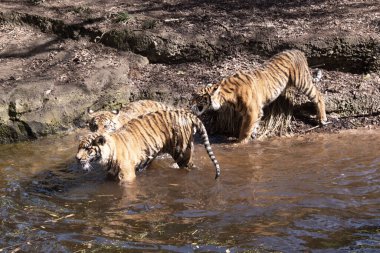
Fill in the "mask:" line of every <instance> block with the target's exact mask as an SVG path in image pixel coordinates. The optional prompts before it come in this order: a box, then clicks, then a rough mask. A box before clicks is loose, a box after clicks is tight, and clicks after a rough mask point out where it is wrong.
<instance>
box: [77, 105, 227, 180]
mask: <svg viewBox="0 0 380 253" xmlns="http://www.w3.org/2000/svg"><path fill="white" fill-rule="evenodd" d="M196 131H199V132H200V134H201V136H202V140H203V144H204V145H205V148H206V151H207V153H208V155H209V157H210V159H211V161H212V162H213V164H214V166H215V169H216V177H218V176H219V175H220V167H219V163H218V161H217V160H216V158H215V155H214V153H213V151H212V149H211V145H210V142H209V139H208V135H207V132H206V129H205V127H204V125H203V123H202V122H201V120H200V119H198V117H197V116H195V115H194V114H192V113H191V112H189V111H187V110H180V109H178V110H169V111H157V112H153V113H149V114H145V115H143V116H140V117H139V118H135V119H132V120H130V121H129V122H128V123H127V124H126V125H125V126H124V127H123V128H121V129H119V130H117V131H115V132H113V133H106V132H104V133H98V132H96V133H90V134H89V135H87V136H86V137H85V138H84V139H83V140H82V141H81V142H80V144H79V148H78V153H77V155H76V158H77V159H78V161H79V162H80V163H81V164H82V166H83V168H84V169H88V168H90V167H91V166H90V163H91V162H99V163H100V164H102V165H104V166H105V167H106V168H107V171H108V173H109V174H110V175H111V176H114V177H117V178H119V179H120V180H121V181H131V180H133V179H134V178H135V176H136V173H135V171H136V169H143V168H145V167H147V166H148V165H149V164H150V162H151V161H152V160H153V159H154V158H155V157H156V156H157V155H158V154H160V153H169V154H170V155H171V156H172V157H173V159H174V160H175V161H176V163H177V164H178V165H179V167H181V168H184V167H188V166H191V165H192V154H193V135H194V134H195V132H196Z"/></svg>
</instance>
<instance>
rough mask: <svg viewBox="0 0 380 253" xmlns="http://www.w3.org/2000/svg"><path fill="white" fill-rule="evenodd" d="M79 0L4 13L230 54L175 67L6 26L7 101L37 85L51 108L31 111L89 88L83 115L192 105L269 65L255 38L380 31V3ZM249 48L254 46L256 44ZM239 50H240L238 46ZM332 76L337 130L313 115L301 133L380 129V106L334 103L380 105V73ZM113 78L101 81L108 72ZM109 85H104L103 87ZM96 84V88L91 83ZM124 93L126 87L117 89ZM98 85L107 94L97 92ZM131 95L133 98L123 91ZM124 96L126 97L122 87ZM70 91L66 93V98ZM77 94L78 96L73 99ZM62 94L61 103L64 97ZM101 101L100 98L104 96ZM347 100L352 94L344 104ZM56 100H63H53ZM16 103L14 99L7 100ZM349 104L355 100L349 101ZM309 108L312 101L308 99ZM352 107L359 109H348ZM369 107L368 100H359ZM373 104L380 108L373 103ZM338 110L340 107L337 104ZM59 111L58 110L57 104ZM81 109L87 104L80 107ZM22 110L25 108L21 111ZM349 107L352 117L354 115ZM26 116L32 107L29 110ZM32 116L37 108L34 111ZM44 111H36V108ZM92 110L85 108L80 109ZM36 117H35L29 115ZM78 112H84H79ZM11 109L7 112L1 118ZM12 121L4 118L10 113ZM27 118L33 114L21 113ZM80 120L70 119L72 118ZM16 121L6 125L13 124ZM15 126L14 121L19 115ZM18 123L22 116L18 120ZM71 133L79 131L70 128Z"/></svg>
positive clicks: (0, 31) (8, 8)
mask: <svg viewBox="0 0 380 253" xmlns="http://www.w3.org/2000/svg"><path fill="white" fill-rule="evenodd" d="M277 2H278V1H261V0H256V1H203V2H201V3H200V2H199V1H179V0H163V1H161V0H157V1H136V0H134V1H119V0H117V1H104V0H98V1H89V0H82V1H72V0H61V1H55V0H54V1H53V0H45V1H43V0H24V1H3V2H1V3H0V10H1V12H3V13H6V12H14V11H17V12H19V13H20V12H26V13H29V14H35V15H39V16H42V17H48V18H52V19H59V20H63V21H64V22H65V23H67V24H80V25H81V26H83V27H86V29H90V30H91V29H93V30H99V31H104V32H105V31H109V30H111V29H123V28H125V27H128V29H132V30H135V31H140V30H148V31H149V32H151V33H157V34H160V36H161V35H163V34H164V35H165V36H168V37H170V36H172V35H173V36H174V35H177V36H181V37H183V38H185V40H186V38H195V37H203V38H207V40H209V41H216V40H217V41H218V42H216V43H214V44H213V45H219V46H220V47H221V48H223V42H224V41H236V43H235V44H231V43H226V45H229V46H227V47H226V48H223V50H222V51H221V52H222V54H221V55H220V56H219V57H217V59H209V60H205V59H201V60H199V61H189V62H180V63H176V64H167V63H160V62H155V63H153V62H152V61H150V62H149V57H148V58H146V57H145V56H141V55H138V54H134V53H132V52H126V51H122V50H118V49H114V48H110V47H106V46H104V45H103V44H101V43H99V40H100V39H101V38H98V39H99V40H98V41H96V39H95V41H93V40H91V39H89V38H86V37H81V36H78V38H63V37H62V36H59V35H56V34H52V33H44V32H43V31H41V29H37V28H35V26H29V25H27V24H25V23H23V24H20V23H12V22H1V23H0V35H1V36H0V64H1V66H2V67H1V69H0V89H1V91H2V92H4V94H8V93H17V88H18V87H22V86H26V84H30V83H33V82H35V83H44V82H46V83H47V84H46V88H45V89H44V94H43V95H42V96H43V99H42V102H41V104H37V105H35V106H34V107H33V106H30V105H28V106H27V109H25V115H27V114H26V112H30V111H38V110H39V109H38V108H42V107H44V106H46V104H48V103H50V102H51V101H52V100H53V97H55V99H56V100H59V99H60V98H59V95H58V94H57V93H58V92H59V90H60V89H62V90H65V89H66V90H68V89H69V87H72V86H75V87H76V88H79V89H80V90H81V92H82V93H80V96H81V97H80V99H83V96H86V94H87V95H89V97H91V96H92V95H93V96H92V98H91V99H90V98H89V99H88V100H87V101H84V102H83V107H91V106H92V107H96V108H95V109H101V108H107V107H112V106H114V105H115V104H123V103H127V102H128V101H132V100H135V99H140V98H153V99H159V100H163V101H165V102H169V103H174V104H178V105H179V106H186V105H187V102H188V100H189V99H190V97H191V93H192V92H193V91H194V89H195V88H196V87H200V86H203V85H205V84H207V83H213V82H216V81H218V80H221V79H222V78H223V77H226V76H228V75H231V74H233V73H235V72H236V71H237V70H249V69H251V68H255V67H257V66H260V65H261V64H262V63H263V62H264V61H265V60H266V59H267V58H268V56H269V55H268V56H264V55H265V53H264V54H262V55H261V54H260V55H258V54H255V53H252V52H250V51H249V50H247V48H246V47H243V46H242V47H240V46H239V45H240V44H239V43H241V44H244V43H246V44H247V43H248V44H247V45H249V39H250V38H254V37H260V36H262V35H264V34H265V36H268V34H269V35H270V37H271V38H272V39H273V40H279V39H283V38H286V39H287V40H288V41H291V40H293V39H294V40H297V41H299V40H303V39H305V38H308V37H311V36H313V37H330V38H331V37H334V36H335V37H336V36H341V35H344V36H356V37H365V36H374V37H375V38H377V37H378V36H379V35H378V34H379V32H380V11H379V9H378V7H379V6H378V1H375V0H370V1H364V0H363V1H361V0H357V1H334V0H326V1H314V0H308V1H301V0H299V1H282V2H281V3H277ZM247 41H248V42H247ZM231 45H234V46H233V47H232V46H231ZM311 67H312V69H313V70H315V69H316V68H319V69H322V73H323V77H322V79H321V81H320V82H318V83H317V84H316V85H317V86H318V88H319V89H320V90H321V91H322V92H323V93H324V94H325V95H326V98H327V112H328V117H329V120H330V121H331V122H332V124H330V125H328V126H326V127H323V128H313V127H314V126H315V122H313V120H310V117H309V116H305V114H303V113H296V115H295V117H294V119H293V123H292V131H293V133H307V132H336V131H339V130H341V129H351V128H360V127H367V128H374V127H378V126H379V125H380V116H379V114H380V110H378V109H379V105H378V101H374V102H373V104H370V105H363V108H361V107H360V106H358V107H360V108H356V107H355V106H356V105H355V106H354V107H355V108H351V107H352V106H350V105H342V104H341V102H339V103H340V104H339V106H338V107H339V108H338V107H337V106H336V103H333V102H332V101H334V99H335V100H337V99H338V98H339V97H342V96H346V95H347V96H349V99H354V100H355V99H356V98H361V96H364V95H363V94H365V96H367V97H372V96H377V94H379V92H380V88H379V87H380V85H379V84H380V74H379V73H378V72H363V73H355V74H353V73H350V72H344V71H341V69H340V70H339V71H337V70H331V69H328V70H326V69H324V66H323V64H322V65H321V66H311ZM109 69H111V70H112V71H111V73H112V74H111V75H110V74H103V75H97V74H99V73H100V72H101V70H103V71H104V72H107V71H109ZM99 80H100V81H99ZM90 82H91V84H90ZM115 84H116V86H115ZM97 85H98V86H97ZM122 85H124V86H128V89H127V91H125V90H124V88H120V87H121V86H122ZM115 87H116V88H115ZM59 88H60V89H59ZM110 89H114V90H116V91H117V92H120V93H123V92H127V93H128V95H127V94H124V95H123V94H121V95H120V96H119V97H117V98H121V97H123V99H119V100H118V99H116V100H117V101H115V100H112V99H111V100H109V99H108V100H107V99H105V101H101V102H99V99H98V97H97V96H98V94H101V96H102V97H105V96H106V95H105V94H107V92H108V91H109V90H110ZM73 92H74V93H75V92H76V91H73ZM54 93H55V94H54ZM94 94H96V95H94ZM342 94H344V95H342ZM52 95H53V96H52ZM2 99H3V102H4V104H9V101H7V99H8V98H4V97H3V98H2ZM347 99H348V98H347ZM300 101H301V102H305V101H306V100H305V98H303V97H302V96H301V99H300ZM347 101H348V102H347V103H351V102H350V101H351V100H347ZM358 101H359V102H360V101H361V100H360V99H358ZM371 101H372V100H371ZM329 102H331V103H329ZM56 103H58V102H56ZM79 103H81V102H79V101H78V104H79ZM15 106H16V107H17V103H16V105H15ZM345 106H346V107H347V108H346V107H345ZM19 107H22V105H19ZM31 108H32V109H31ZM33 108H34V109H33ZM80 109H82V108H80ZM28 110H29V111H28ZM72 110H73V111H75V109H72ZM8 111H9V108H8V107H7V106H2V109H0V115H7V114H9V113H8ZM1 112H3V114H1ZM17 113H19V114H20V115H21V114H23V113H24V112H23V111H22V110H21V112H20V111H19V112H17ZM67 114H70V112H67ZM72 114H73V117H72V118H74V119H75V120H74V123H75V124H74V127H77V126H80V125H83V124H82V121H81V117H82V116H83V113H80V112H77V111H76V114H75V113H72ZM5 117H6V116H4V118H3V119H1V120H0V123H1V122H2V121H3V122H4V121H6V120H7V119H5ZM9 117H10V119H11V120H12V115H9ZM16 118H17V117H16ZM66 123H67V124H66V125H67V129H69V128H70V127H72V126H71V125H70V123H69V122H66Z"/></svg>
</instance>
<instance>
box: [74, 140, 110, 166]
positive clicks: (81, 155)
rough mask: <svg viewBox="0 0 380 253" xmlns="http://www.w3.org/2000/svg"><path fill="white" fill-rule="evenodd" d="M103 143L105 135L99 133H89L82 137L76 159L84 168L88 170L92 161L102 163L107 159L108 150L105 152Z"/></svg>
mask: <svg viewBox="0 0 380 253" xmlns="http://www.w3.org/2000/svg"><path fill="white" fill-rule="evenodd" d="M105 143H106V137H105V136H103V135H99V134H89V135H87V136H85V137H83V138H82V140H81V141H80V143H79V147H78V152H77V154H76V159H77V161H78V162H79V163H80V164H81V166H82V168H83V169H84V170H90V169H91V163H92V162H99V163H101V164H103V163H104V162H105V161H107V160H108V156H107V155H108V154H109V152H106V149H105Z"/></svg>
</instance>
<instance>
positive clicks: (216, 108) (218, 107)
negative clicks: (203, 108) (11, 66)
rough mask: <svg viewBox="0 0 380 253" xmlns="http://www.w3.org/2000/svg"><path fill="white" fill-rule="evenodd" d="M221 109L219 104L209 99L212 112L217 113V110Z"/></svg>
mask: <svg viewBox="0 0 380 253" xmlns="http://www.w3.org/2000/svg"><path fill="white" fill-rule="evenodd" d="M220 107H221V105H220V103H219V102H217V101H215V100H214V99H211V108H212V109H213V110H214V111H217V110H219V109H220Z"/></svg>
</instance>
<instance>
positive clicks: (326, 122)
mask: <svg viewBox="0 0 380 253" xmlns="http://www.w3.org/2000/svg"><path fill="white" fill-rule="evenodd" d="M329 124H332V121H326V120H322V121H320V122H319V125H320V126H321V127H323V126H327V125H329Z"/></svg>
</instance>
